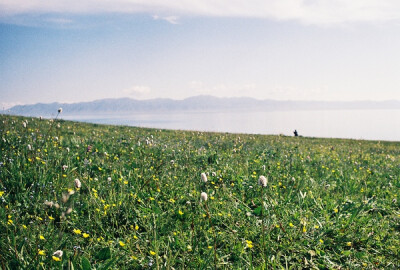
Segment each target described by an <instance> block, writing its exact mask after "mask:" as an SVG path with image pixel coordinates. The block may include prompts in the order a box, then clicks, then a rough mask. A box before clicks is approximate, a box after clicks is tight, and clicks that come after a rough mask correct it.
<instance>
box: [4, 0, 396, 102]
mask: <svg viewBox="0 0 400 270" xmlns="http://www.w3.org/2000/svg"><path fill="white" fill-rule="evenodd" d="M399 30H400V3H399V2H396V1H392V0H386V1H378V0H371V1H368V2H367V3H366V2H365V1H361V0H357V1H351V2H348V1H342V0H332V1H329V2H326V1H318V0H315V1H302V0H298V1H289V0H280V1H277V0H268V1H236V2H231V1H220V2H214V1H209V0H202V1H198V2H197V4H194V3H193V2H190V1H189V2H188V1H181V0H174V1H165V2H160V1H157V0H149V1H142V0H128V1H119V0H117V1H113V2H109V1H104V0H99V1H96V3H94V2H91V1H88V0H80V1H75V0H73V1H64V0H60V1H57V2H43V1H28V0H21V1H17V2H16V1H9V0H6V1H3V3H1V4H0V36H1V40H2V42H1V43H0V57H1V59H2V61H1V62H0V81H1V82H2V83H1V85H0V106H1V107H2V108H3V107H7V108H9V107H12V106H13V105H17V104H35V103H38V102H41V103H51V102H65V103H75V102H87V101H93V100H97V99H104V98H121V97H129V98H134V99H153V98H171V99H184V98H187V97H191V96H197V95H213V96H217V97H241V96H246V97H252V98H256V99H260V100H264V99H273V100H310V101H359V100H371V101H382V100H400V91H398V89H400V78H399V77H398V74H397V73H398V70H400V52H399V51H398V48H399V47H400V46H399V45H400V36H399V35H398V34H397V33H398V32H399Z"/></svg>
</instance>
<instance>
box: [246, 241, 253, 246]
mask: <svg viewBox="0 0 400 270" xmlns="http://www.w3.org/2000/svg"><path fill="white" fill-rule="evenodd" d="M246 247H248V248H253V247H254V246H253V242H252V241H250V240H246Z"/></svg>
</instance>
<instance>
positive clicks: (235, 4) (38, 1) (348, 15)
mask: <svg viewBox="0 0 400 270" xmlns="http://www.w3.org/2000/svg"><path fill="white" fill-rule="evenodd" d="M104 12H121V13H139V12H140V13H150V14H154V13H156V14H162V15H159V16H157V17H158V18H159V19H164V20H166V21H168V22H170V23H177V18H178V17H177V16H168V14H177V15H179V16H193V15H195V16H197V15H202V16H218V17H255V18H267V19H273V20H297V21H300V22H302V23H306V24H328V25H329V24H341V23H348V22H384V21H391V20H399V19H400V1H398V0H219V1H215V0H198V1H193V0H171V1H165V0H114V1H109V0H79V1H78V0H58V1H43V0H2V2H1V3H0V15H3V16H6V15H13V14H23V13H42V14H44V13H72V14H74V13H78V14H82V13H84V14H88V13H89V14H93V13H104Z"/></svg>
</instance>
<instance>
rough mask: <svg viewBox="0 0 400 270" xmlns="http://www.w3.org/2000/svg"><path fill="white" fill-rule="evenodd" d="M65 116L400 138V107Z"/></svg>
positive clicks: (176, 126) (233, 129)
mask: <svg viewBox="0 0 400 270" xmlns="http://www.w3.org/2000/svg"><path fill="white" fill-rule="evenodd" d="M63 119H66V120H77V121H83V122H91V123H101V124H115V125H128V126H139V127H152V128H165V129H182V130H198V131H219V132H231V133H251V134H284V135H293V130H295V129H297V131H298V132H299V135H302V136H307V137H326V138H352V139H366V140H388V141H400V110H331V111H329V110H323V111H270V112H185V113H182V112H179V113H146V114H129V115H126V114H125V115H74V116H72V115H65V116H63Z"/></svg>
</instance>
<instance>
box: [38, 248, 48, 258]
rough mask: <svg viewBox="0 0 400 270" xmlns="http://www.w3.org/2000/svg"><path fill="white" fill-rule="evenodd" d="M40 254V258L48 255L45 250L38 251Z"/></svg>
mask: <svg viewBox="0 0 400 270" xmlns="http://www.w3.org/2000/svg"><path fill="white" fill-rule="evenodd" d="M38 254H39V255H40V256H45V255H46V253H45V252H44V250H43V249H38Z"/></svg>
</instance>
